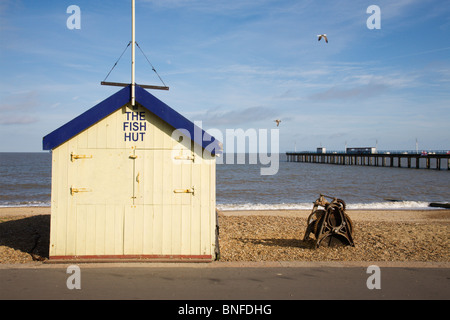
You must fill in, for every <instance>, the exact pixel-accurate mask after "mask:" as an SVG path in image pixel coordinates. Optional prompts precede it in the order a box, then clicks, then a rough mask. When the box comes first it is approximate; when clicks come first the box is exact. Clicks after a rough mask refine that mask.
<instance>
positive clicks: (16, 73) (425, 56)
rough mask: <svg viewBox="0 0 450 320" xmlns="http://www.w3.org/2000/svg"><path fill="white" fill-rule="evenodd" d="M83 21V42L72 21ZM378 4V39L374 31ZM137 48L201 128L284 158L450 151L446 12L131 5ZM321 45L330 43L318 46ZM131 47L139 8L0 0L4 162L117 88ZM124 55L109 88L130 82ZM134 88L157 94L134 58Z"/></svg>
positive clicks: (431, 5)
mask: <svg viewBox="0 0 450 320" xmlns="http://www.w3.org/2000/svg"><path fill="white" fill-rule="evenodd" d="M70 5H77V6H79V8H80V9H81V19H80V22H81V29H79V30H77V29H73V30H70V29H68V28H67V25H66V21H67V19H68V18H69V17H70V16H71V14H68V13H67V12H66V10H67V8H68V7H69V6H70ZM370 5H378V6H379V8H380V9H381V29H369V28H368V27H367V24H366V21H367V19H368V18H369V17H370V16H371V14H368V13H366V10H367V8H368V7H369V6H370ZM136 20H137V21H136V40H137V42H138V44H139V45H140V47H141V48H142V50H143V51H144V52H145V54H146V56H147V57H148V59H149V60H150V62H151V63H152V65H153V66H154V67H155V68H156V70H157V71H158V73H159V75H160V76H161V77H162V79H163V80H164V82H165V84H167V85H168V86H169V87H170V90H169V91H153V90H152V91H151V93H152V94H154V95H155V96H156V97H158V98H159V99H161V100H162V101H164V102H165V103H167V104H168V105H169V106H171V107H172V108H174V109H176V110H177V111H179V112H180V113H181V114H183V115H184V116H186V117H187V118H188V119H190V120H192V121H202V125H203V128H204V129H211V128H215V129H219V130H223V132H225V129H227V128H228V129H237V128H241V129H243V130H247V129H252V128H253V129H256V130H258V129H275V128H276V124H275V122H274V119H277V118H278V119H281V120H282V122H281V124H280V127H279V130H280V131H279V136H280V151H281V152H284V151H287V150H293V149H294V147H295V148H296V149H297V150H315V148H316V147H318V146H320V145H321V146H323V147H326V148H327V149H328V150H343V149H344V147H345V145H347V146H349V147H358V146H375V145H376V144H377V146H378V148H379V149H380V150H394V149H397V150H399V149H400V150H407V149H409V150H413V149H415V146H416V139H417V140H418V143H419V148H420V149H428V150H430V149H432V150H444V149H450V125H449V120H450V76H449V75H450V41H449V40H450V35H449V34H450V6H448V5H443V2H442V1H434V0H398V1H385V0H382V1H381V0H371V1H350V0H347V1H335V0H334V1H328V0H326V1H313V0H311V1H299V0H295V1H294V0H278V1H275V0H239V1H237V0H227V1H222V0H215V1H212V0H211V1H206V0H136ZM321 33H326V34H327V35H328V38H329V43H325V42H323V41H320V42H319V41H318V40H317V35H318V34H321ZM130 40H131V0H111V1H92V0H90V1H87V0H71V1H62V0H49V1H36V0H22V1H20V0H14V1H13V0H2V2H1V3H0V41H1V42H0V135H1V138H2V139H0V152H1V151H42V137H43V136H45V135H46V134H48V133H50V132H51V131H53V130H54V129H56V128H58V127H59V126H61V125H63V124H64V123H66V122H67V121H69V120H71V119H72V118H74V117H75V116H77V115H79V114H81V113H82V112H84V111H86V110H87V109H89V108H91V107H92V106H94V105H95V104H97V103H98V102H100V101H102V100H104V99H105V98H107V97H108V96H110V95H111V94H113V93H115V92H116V91H118V90H119V89H120V88H117V87H107V86H101V85H100V82H101V81H102V80H104V78H105V77H106V75H107V74H108V72H109V71H110V70H111V68H112V66H113V65H114V63H115V62H116V60H117V59H118V58H119V56H120V54H121V53H122V51H123V50H124V49H125V47H126V45H127V44H128V42H129V41H130ZM130 56H131V49H130V48H128V49H127V50H126V52H125V54H124V55H123V57H122V59H121V60H120V61H119V63H118V65H117V66H116V68H115V69H114V70H113V71H112V73H111V74H110V76H109V77H108V81H116V82H129V81H130V78H131V75H130ZM136 58H137V61H136V81H137V83H142V84H154V85H161V82H160V81H159V79H158V77H157V76H156V74H155V73H154V72H153V71H152V69H151V66H150V65H149V64H148V62H147V61H146V60H145V57H144V56H143V55H142V54H141V52H140V51H139V49H137V50H136Z"/></svg>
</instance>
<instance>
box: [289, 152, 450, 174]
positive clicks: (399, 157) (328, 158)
mask: <svg viewBox="0 0 450 320" xmlns="http://www.w3.org/2000/svg"><path fill="white" fill-rule="evenodd" d="M286 156H287V161H288V162H308V163H326V164H336V165H360V166H381V167H397V168H415V169H419V168H426V169H436V170H441V169H447V170H450V154H449V153H446V152H442V151H440V152H429V153H426V154H425V153H420V154H418V153H408V152H378V153H345V152H326V153H320V152H308V151H302V152H286Z"/></svg>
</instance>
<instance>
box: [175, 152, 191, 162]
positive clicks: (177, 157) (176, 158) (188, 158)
mask: <svg viewBox="0 0 450 320" xmlns="http://www.w3.org/2000/svg"><path fill="white" fill-rule="evenodd" d="M174 159H175V160H192V161H194V160H195V156H194V153H193V154H192V155H190V156H187V155H186V156H183V155H181V154H180V155H178V156H175V157H174Z"/></svg>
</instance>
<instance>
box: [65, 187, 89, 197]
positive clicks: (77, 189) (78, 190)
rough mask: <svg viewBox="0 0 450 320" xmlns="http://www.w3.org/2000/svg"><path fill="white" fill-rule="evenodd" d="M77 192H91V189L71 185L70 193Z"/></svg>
mask: <svg viewBox="0 0 450 320" xmlns="http://www.w3.org/2000/svg"><path fill="white" fill-rule="evenodd" d="M78 192H92V189H89V188H74V187H73V186H72V187H70V194H71V195H72V196H73V195H74V194H75V193H78Z"/></svg>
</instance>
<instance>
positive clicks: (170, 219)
mask: <svg viewBox="0 0 450 320" xmlns="http://www.w3.org/2000/svg"><path fill="white" fill-rule="evenodd" d="M43 148H44V150H51V151H52V196H51V224H50V254H49V256H50V260H57V259H70V260H73V259H159V260H166V259H168V260H195V261H198V260H200V261H211V260H214V259H215V258H216V254H217V252H218V243H217V236H216V225H217V217H216V208H215V205H216V188H215V186H216V181H215V175H216V167H215V165H216V162H215V156H216V155H217V154H218V153H220V152H221V143H220V142H219V141H217V140H215V139H214V137H211V136H210V135H208V134H207V133H206V132H204V131H203V130H202V129H201V128H199V127H198V126H196V125H195V124H193V123H192V122H190V121H189V120H187V119H186V118H185V117H183V116H182V115H180V114H179V113H178V112H176V111H175V110H173V109H172V108H170V107H169V106H167V105H166V104H164V103H163V102H161V101H160V100H158V99H157V98H155V97H154V96H153V95H151V94H150V93H148V92H147V91H146V90H144V89H143V88H141V87H139V86H136V87H135V106H134V107H132V105H131V103H130V86H128V87H125V88H123V89H122V90H120V91H118V92H117V93H115V94H114V95H112V96H110V97H109V98H107V99H106V100H104V101H102V102H101V103H99V104H98V105H96V106H94V107H93V108H91V109H89V110H88V111H86V112H85V113H83V114H81V115H80V116H78V117H76V118H75V119H73V120H71V121H70V122H68V123H66V124H65V125H63V126H61V127H60V128H58V129H56V130H55V131H53V132H52V133H50V134H49V135H47V136H45V137H44V138H43Z"/></svg>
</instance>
